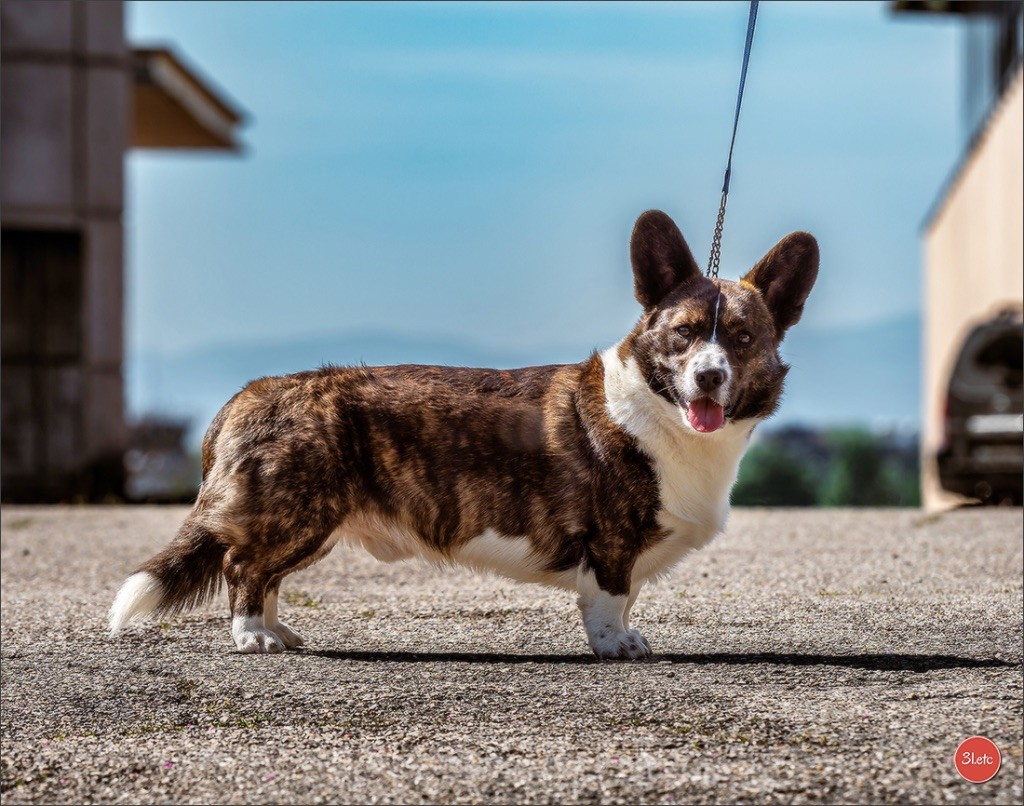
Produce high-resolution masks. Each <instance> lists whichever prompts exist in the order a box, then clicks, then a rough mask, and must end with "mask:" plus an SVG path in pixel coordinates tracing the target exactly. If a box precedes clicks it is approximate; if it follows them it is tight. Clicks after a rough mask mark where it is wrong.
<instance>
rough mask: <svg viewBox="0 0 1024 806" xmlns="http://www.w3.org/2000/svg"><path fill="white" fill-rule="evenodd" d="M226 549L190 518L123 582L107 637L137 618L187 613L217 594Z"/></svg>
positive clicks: (114, 605)
mask: <svg viewBox="0 0 1024 806" xmlns="http://www.w3.org/2000/svg"><path fill="white" fill-rule="evenodd" d="M225 551H226V547H225V546H224V544H222V543H221V542H220V541H219V540H217V538H216V537H214V536H213V534H212V533H211V532H210V531H209V530H208V529H206V527H204V526H201V525H200V524H198V523H196V521H195V520H193V519H192V518H191V517H190V518H189V519H188V520H186V521H185V523H183V524H182V526H181V528H180V529H179V530H178V534H177V535H176V536H175V538H174V540H172V541H171V544H170V545H169V546H168V547H167V548H166V549H164V550H163V551H161V552H160V553H159V554H157V555H156V556H155V557H153V558H152V559H151V560H149V561H148V562H147V563H146V564H145V565H143V566H142V568H140V569H139V570H138V571H137V572H136V573H134V574H132V575H131V576H130V577H128V579H127V580H125V583H124V584H123V585H122V586H121V589H120V590H119V591H118V592H117V597H116V598H115V599H114V604H113V605H112V606H111V608H110V634H111V635H116V634H117V633H118V632H120V631H121V629H123V628H124V626H125V625H126V624H127V623H128V622H129V621H131V620H132V619H133V618H135V617H136V616H144V615H149V614H151V613H156V614H160V615H170V614H173V613H179V612H181V611H183V610H189V609H191V608H193V607H196V606H197V605H200V604H202V603H203V602H205V601H207V600H208V599H210V598H211V597H213V596H214V595H215V594H216V593H217V591H218V590H220V583H221V561H222V560H223V558H224V552H225Z"/></svg>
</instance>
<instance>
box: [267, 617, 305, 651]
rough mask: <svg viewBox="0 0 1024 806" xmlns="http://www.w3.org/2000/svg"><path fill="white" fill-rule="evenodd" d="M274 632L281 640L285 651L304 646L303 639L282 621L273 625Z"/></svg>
mask: <svg viewBox="0 0 1024 806" xmlns="http://www.w3.org/2000/svg"><path fill="white" fill-rule="evenodd" d="M274 632H275V633H277V637H278V638H280V639H281V643H282V644H284V648H285V649H295V648H296V647H300V646H305V645H306V641H305V639H304V638H303V637H302V636H301V635H299V634H298V633H297V632H295V630H293V629H292V628H291V627H289V626H288V625H287V624H285V623H284V622H283V621H279V622H277V624H275V625H274Z"/></svg>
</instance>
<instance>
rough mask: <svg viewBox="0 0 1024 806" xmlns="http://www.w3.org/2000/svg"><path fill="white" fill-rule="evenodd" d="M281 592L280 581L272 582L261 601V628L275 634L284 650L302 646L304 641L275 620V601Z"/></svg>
mask: <svg viewBox="0 0 1024 806" xmlns="http://www.w3.org/2000/svg"><path fill="white" fill-rule="evenodd" d="M280 592H281V581H280V578H278V581H277V582H272V583H271V584H270V586H269V587H268V588H267V593H266V598H264V600H263V626H265V627H266V628H267V629H268V630H272V631H273V632H274V633H276V635H277V637H278V638H279V639H280V640H281V643H282V644H284V647H285V649H295V648H296V647H300V646H304V645H305V643H306V641H305V640H304V639H303V637H302V636H301V635H299V634H298V633H297V632H295V630H293V629H292V628H291V627H289V626H288V625H287V624H285V623H284V622H283V621H279V620H278V618H277V599H278V595H279V594H280Z"/></svg>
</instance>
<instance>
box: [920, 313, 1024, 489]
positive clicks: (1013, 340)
mask: <svg viewBox="0 0 1024 806" xmlns="http://www.w3.org/2000/svg"><path fill="white" fill-rule="evenodd" d="M1022 380H1024V322H1022V320H1021V314H1020V312H1004V313H1002V314H1000V315H999V316H997V317H996V318H995V319H992V320H991V321H988V322H985V323H984V324H980V325H978V326H976V327H975V328H974V329H973V330H972V331H971V332H970V333H969V334H968V335H967V338H966V339H964V343H963V347H962V348H961V350H960V355H959V357H958V358H957V360H956V364H955V365H954V367H953V372H952V375H951V376H950V379H949V392H948V396H947V398H946V423H945V424H946V434H945V436H946V439H945V444H944V446H943V448H942V449H941V450H940V451H939V454H938V457H937V459H938V469H939V480H940V483H941V484H942V487H943V488H944V489H946V490H949V491H950V492H954V493H959V494H960V495H965V496H968V497H971V498H977V499H979V500H980V501H982V502H983V503H991V504H1000V503H1013V504H1016V505H1020V504H1021V503H1022V499H1024V392H1022Z"/></svg>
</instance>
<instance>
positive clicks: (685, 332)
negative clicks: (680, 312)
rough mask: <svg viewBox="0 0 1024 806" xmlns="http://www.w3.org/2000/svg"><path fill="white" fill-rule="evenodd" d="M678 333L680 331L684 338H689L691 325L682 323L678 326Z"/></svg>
mask: <svg viewBox="0 0 1024 806" xmlns="http://www.w3.org/2000/svg"><path fill="white" fill-rule="evenodd" d="M676 333H678V334H679V335H680V336H682V337H683V338H684V339H688V338H690V326H689V325H680V326H679V327H677V328H676Z"/></svg>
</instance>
